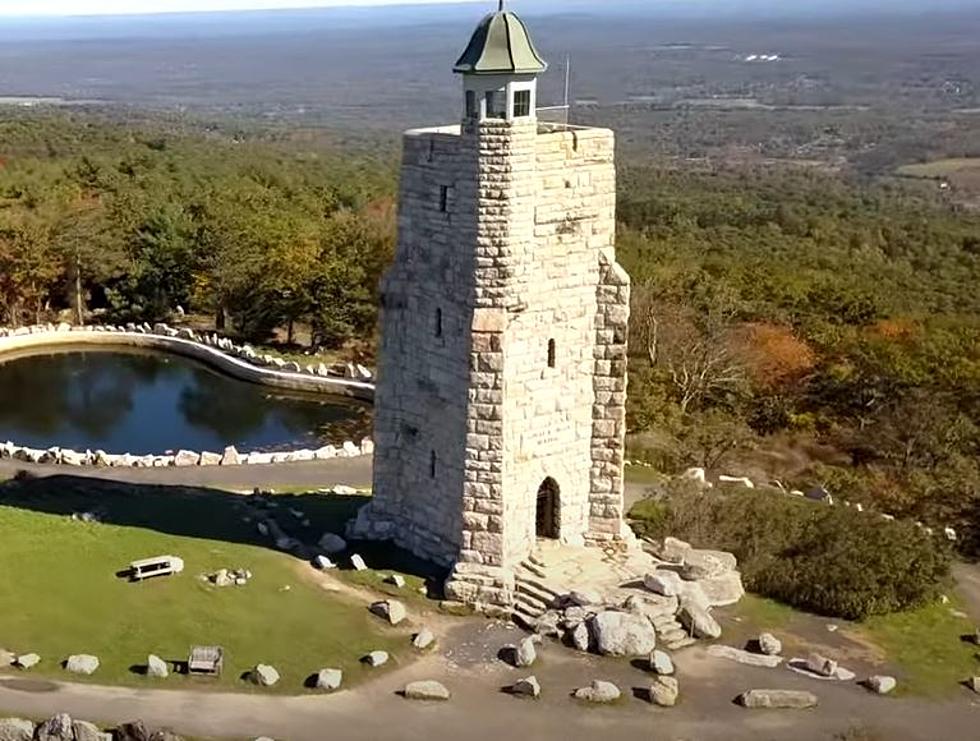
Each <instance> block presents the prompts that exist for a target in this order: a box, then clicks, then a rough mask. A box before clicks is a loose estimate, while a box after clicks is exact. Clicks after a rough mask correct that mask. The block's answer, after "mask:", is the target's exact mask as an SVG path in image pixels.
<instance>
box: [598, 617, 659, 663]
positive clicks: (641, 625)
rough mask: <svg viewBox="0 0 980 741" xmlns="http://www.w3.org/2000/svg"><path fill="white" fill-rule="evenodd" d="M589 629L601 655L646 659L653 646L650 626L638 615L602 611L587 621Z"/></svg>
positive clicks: (654, 639) (654, 638)
mask: <svg viewBox="0 0 980 741" xmlns="http://www.w3.org/2000/svg"><path fill="white" fill-rule="evenodd" d="M589 630H590V631H591V634H592V637H593V639H594V640H595V647H596V650H597V651H598V652H599V653H600V654H602V655H603V656H649V655H650V652H651V651H653V649H654V648H655V647H656V644H657V634H656V631H655V630H654V628H653V625H652V624H651V623H650V621H649V620H648V619H647V618H646V617H644V616H642V615H636V614H631V613H627V612H614V611H612V610H606V611H604V612H600V613H599V614H598V615H595V616H594V617H593V618H592V619H591V620H590V621H589Z"/></svg>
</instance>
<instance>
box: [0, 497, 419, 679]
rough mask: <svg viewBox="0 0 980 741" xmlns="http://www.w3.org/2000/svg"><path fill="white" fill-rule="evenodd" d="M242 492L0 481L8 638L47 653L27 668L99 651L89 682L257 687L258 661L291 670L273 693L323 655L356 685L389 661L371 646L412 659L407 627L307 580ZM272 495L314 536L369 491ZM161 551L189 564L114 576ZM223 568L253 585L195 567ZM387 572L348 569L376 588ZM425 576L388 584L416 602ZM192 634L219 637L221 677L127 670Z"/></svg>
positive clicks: (322, 662)
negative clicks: (245, 678)
mask: <svg viewBox="0 0 980 741" xmlns="http://www.w3.org/2000/svg"><path fill="white" fill-rule="evenodd" d="M245 500H246V498H245V497H242V496H241V495H234V494H229V493H224V492H193V491H190V490H183V489H179V488H172V487H139V488H134V487H126V486H122V485H110V484H104V483H98V484H93V483H92V482H86V481H82V480H79V479H70V478H68V477H62V478H58V479H48V480H44V481H31V482H24V483H20V484H7V485H3V486H0V532H2V533H3V544H2V548H0V605H2V607H0V637H2V638H0V640H2V645H3V647H4V648H8V649H10V650H12V651H15V652H19V653H25V652H29V651H33V652H37V653H39V654H40V655H41V656H42V663H41V664H40V665H39V666H38V667H36V668H35V669H33V670H31V671H30V673H31V675H43V676H53V677H59V678H66V677H67V675H66V674H65V673H64V672H63V671H62V670H61V668H60V666H59V662H60V661H62V660H63V659H64V658H65V657H66V656H68V655H69V654H72V653H91V654H95V655H96V656H98V657H99V658H100V659H101V661H102V666H101V667H100V669H99V670H98V671H97V672H96V673H95V674H94V675H93V676H92V677H91V678H90V680H89V681H93V682H99V683H112V684H128V685H137V686H143V685H151V684H153V685H157V686H165V687H174V688H176V687H183V686H187V685H188V684H189V683H193V684H194V685H200V686H204V687H207V686H215V685H217V686H220V687H223V688H226V689H227V688H230V687H231V688H237V689H249V688H250V686H249V685H247V684H246V683H244V682H242V680H241V679H240V675H241V674H242V673H243V672H245V671H247V670H248V669H249V668H251V667H252V666H254V665H255V664H256V663H258V662H263V663H269V664H272V665H273V666H275V667H276V668H277V669H278V670H279V672H280V674H281V675H282V680H281V682H280V684H279V685H278V686H277V687H276V688H275V690H272V691H279V692H286V693H297V692H302V691H303V682H304V680H305V679H306V678H307V677H308V676H309V675H310V674H312V673H313V672H315V671H317V670H318V669H320V668H323V667H327V666H330V667H338V668H341V669H343V670H344V672H345V684H347V685H349V684H353V683H356V682H357V681H359V680H362V679H364V678H365V677H366V676H367V675H368V674H370V673H371V672H378V671H384V669H380V670H369V669H367V668H365V667H362V666H361V665H360V663H359V659H360V657H361V656H363V655H364V654H365V653H367V652H368V651H371V650H374V649H384V650H387V651H389V652H390V653H391V654H392V659H393V660H392V662H391V663H390V664H389V666H393V665H397V664H398V663H399V662H400V661H408V660H410V659H411V656H412V653H411V650H410V644H409V640H408V637H409V635H410V634H411V628H410V627H405V628H398V629H392V628H387V627H386V626H384V625H383V624H382V623H381V621H380V620H379V619H378V618H376V617H374V616H372V615H370V614H369V613H368V611H367V609H366V606H367V602H368V601H367V600H365V601H364V602H360V601H356V600H351V601H348V600H346V599H344V598H341V597H338V596H337V595H335V594H331V593H328V592H326V591H324V590H322V589H320V588H319V587H317V586H316V585H315V584H314V583H313V582H312V580H307V579H306V578H305V577H304V576H303V570H304V569H306V568H308V567H307V566H306V565H305V564H303V563H302V562H301V561H299V560H297V559H295V558H293V557H292V556H288V555H284V554H281V553H278V552H275V551H273V550H271V549H269V548H268V546H267V544H266V543H265V541H264V539H263V538H262V537H261V536H259V535H258V533H257V532H256V530H255V524H254V522H244V521H243V518H244V517H246V516H247V512H246V510H245V509H244V508H243V506H242V505H243V503H244V502H245ZM277 501H278V502H280V507H278V508H277V509H276V510H275V511H276V515H277V519H278V520H279V521H280V523H282V524H283V526H284V527H287V529H288V528H290V527H291V528H292V529H291V530H290V532H291V533H293V534H295V535H297V536H300V535H302V534H303V533H301V532H299V531H300V530H303V529H304V528H302V526H301V524H299V523H300V519H301V518H295V517H294V516H293V515H292V514H291V513H290V512H289V510H290V509H296V510H297V511H302V512H303V514H304V517H308V518H309V519H310V521H311V527H309V528H305V530H308V531H309V533H308V537H307V538H306V540H308V541H309V540H312V541H314V542H315V540H316V539H317V538H318V535H319V534H320V533H322V532H323V531H324V530H325V529H337V526H338V525H339V524H340V523H342V522H343V520H345V519H346V518H347V517H348V516H349V515H350V513H352V512H353V511H356V509H357V506H358V505H359V504H360V503H361V502H362V501H363V499H362V498H360V497H357V498H353V497H339V498H338V497H327V496H322V495H308V496H304V497H292V496H282V497H277ZM73 511H95V512H97V513H99V514H100V516H101V517H102V519H103V523H104V524H88V523H82V522H77V521H73V520H72V519H71V518H70V514H71V512H73ZM362 553H364V555H365V558H366V559H367V560H368V563H369V564H371V565H377V566H378V567H379V568H384V569H390V568H393V567H395V566H406V563H404V562H402V563H399V562H398V559H397V558H396V557H393V556H392V555H391V554H390V552H385V551H384V550H383V549H380V548H377V549H375V550H371V551H368V550H365V551H362ZM161 554H173V555H177V556H180V557H181V558H183V559H184V561H185V562H186V569H185V571H184V573H182V574H180V575H179V576H176V577H166V578H161V579H157V580H153V581H148V582H144V583H139V584H131V583H128V582H127V581H126V580H124V579H120V578H117V577H116V576H115V572H116V571H117V570H120V569H123V568H124V567H125V566H126V565H127V564H128V563H129V562H130V561H132V560H134V559H137V558H143V557H147V556H154V555H161ZM221 567H227V568H247V569H249V570H251V571H252V573H253V574H254V576H253V579H252V580H251V581H250V582H249V584H248V585H247V586H244V587H225V588H221V589H219V588H217V587H213V586H211V585H209V584H207V583H205V582H203V581H202V580H201V579H199V578H198V577H199V575H201V574H203V573H209V572H213V571H215V570H216V569H218V568H221ZM388 573H390V572H389V571H388V570H385V571H381V572H379V573H375V572H363V573H360V574H355V573H354V572H344V573H342V577H343V578H345V579H349V580H351V581H352V582H354V583H358V584H363V585H366V586H370V587H375V586H379V585H380V581H381V579H382V577H383V576H384V575H387V574H388ZM423 575H424V574H423ZM421 583H422V580H421V578H419V577H418V576H415V577H414V578H413V579H412V581H411V582H410V584H409V586H407V587H406V588H405V589H403V590H397V589H395V588H394V587H386V588H385V589H387V590H389V591H391V592H392V593H393V594H399V595H400V596H402V597H403V598H404V599H405V600H406V601H414V600H418V601H421V600H422V599H423V598H422V596H421V595H419V594H418V592H417V588H418V586H419V585H420V584H421ZM382 591H384V590H382ZM195 644H219V645H221V646H223V647H224V649H225V653H226V662H225V672H224V675H223V676H222V677H221V679H220V680H218V681H209V680H202V679H197V678H195V679H188V678H185V677H182V676H172V677H170V678H168V679H166V680H148V679H146V678H144V677H142V676H140V675H139V674H138V673H135V672H134V671H133V669H132V668H131V667H134V666H138V665H141V664H143V663H145V660H146V656H147V654H148V653H155V654H158V655H159V656H161V657H163V658H165V659H174V660H183V659H186V657H187V654H188V650H189V648H190V646H191V645H195ZM14 671H16V670H14ZM262 691H270V690H262Z"/></svg>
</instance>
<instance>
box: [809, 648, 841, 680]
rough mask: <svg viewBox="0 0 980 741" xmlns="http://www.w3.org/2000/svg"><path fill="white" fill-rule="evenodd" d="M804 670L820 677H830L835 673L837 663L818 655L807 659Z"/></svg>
mask: <svg viewBox="0 0 980 741" xmlns="http://www.w3.org/2000/svg"><path fill="white" fill-rule="evenodd" d="M806 668H807V669H808V670H809V671H811V672H813V673H814V674H818V675H820V676H821V677H832V676H834V675H835V674H836V673H837V662H836V661H834V660H833V659H828V658H827V657H826V656H822V655H820V654H818V653H812V654H810V655H809V656H808V657H807V660H806Z"/></svg>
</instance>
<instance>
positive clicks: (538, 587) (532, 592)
mask: <svg viewBox="0 0 980 741" xmlns="http://www.w3.org/2000/svg"><path fill="white" fill-rule="evenodd" d="M515 583H516V586H517V591H518V593H519V594H526V595H527V596H529V597H533V598H534V599H535V600H537V601H539V602H542V603H543V604H544V605H545V606H546V607H551V605H552V604H553V603H554V601H555V600H556V599H557V597H558V594H557V592H556V591H555V590H554V589H552V588H550V587H548V586H546V585H544V584H541V583H540V582H537V581H534V580H533V579H524V578H522V577H517V578H516V580H515Z"/></svg>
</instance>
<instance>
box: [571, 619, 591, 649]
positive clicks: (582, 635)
mask: <svg viewBox="0 0 980 741" xmlns="http://www.w3.org/2000/svg"><path fill="white" fill-rule="evenodd" d="M589 639H590V636H589V626H588V625H586V624H585V623H584V622H583V623H579V624H578V625H577V626H576V627H575V628H573V629H572V631H571V635H570V636H569V640H570V641H571V644H572V646H574V647H575V648H576V649H578V650H579V651H588V650H589Z"/></svg>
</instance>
